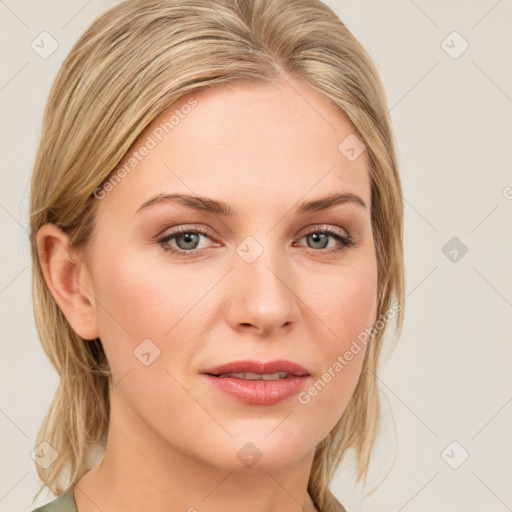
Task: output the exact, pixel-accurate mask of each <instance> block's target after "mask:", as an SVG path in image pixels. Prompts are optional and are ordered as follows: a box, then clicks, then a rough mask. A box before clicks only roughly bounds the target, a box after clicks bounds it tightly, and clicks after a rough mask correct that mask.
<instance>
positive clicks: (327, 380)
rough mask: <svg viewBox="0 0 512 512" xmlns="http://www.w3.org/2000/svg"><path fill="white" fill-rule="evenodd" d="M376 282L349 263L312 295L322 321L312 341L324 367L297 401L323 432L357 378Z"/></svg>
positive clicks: (369, 269) (373, 309) (365, 270)
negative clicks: (314, 418) (349, 265)
mask: <svg viewBox="0 0 512 512" xmlns="http://www.w3.org/2000/svg"><path fill="white" fill-rule="evenodd" d="M376 280H377V274H376V271H373V268H372V267H371V266H365V267H362V266H360V267H357V268H356V267H350V268H349V267H348V266H347V267H346V268H344V269H343V271H342V272H340V273H338V274H337V275H336V276H335V277H332V278H331V279H330V280H329V283H328V286H325V287H324V288H323V290H322V291H321V292H320V291H318V292H316V293H315V294H314V306H313V307H312V308H311V309H312V311H314V313H315V314H316V315H317V316H318V318H319V319H320V320H319V321H318V323H317V330H316V337H315V338H314V339H316V340H317V346H318V349H319V352H320V353H321V361H322V367H321V368H320V369H319V374H317V375H315V378H314V379H313V381H312V383H311V386H309V387H307V388H305V389H304V390H303V392H302V393H301V394H300V395H299V396H298V401H299V403H300V404H301V405H302V406H303V407H304V408H305V410H307V411H308V414H311V415H314V417H316V418H317V419H318V423H317V424H318V425H322V428H323V435H327V434H328V433H329V431H330V430H331V429H332V428H333V427H334V425H335V424H336V422H337V421H338V420H339V418H340V416H341V415H342V414H343V412H344V410H345V409H346V407H347V405H348V402H349V401H350V398H351V396H352V394H353V391H354V389H355V387H356V385H357V382H358V380H359V377H360V373H361V368H362V365H363V361H364V356H365V354H366V343H367V342H368V340H369V337H368V335H367V331H368V330H369V328H370V327H371V326H372V325H373V324H374V322H375V319H376V314H377V297H376V294H377V284H376ZM316 283H317V285H318V281H316ZM310 296H311V295H310ZM319 333H321V335H320V337H319Z"/></svg>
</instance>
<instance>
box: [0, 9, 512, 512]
mask: <svg viewBox="0 0 512 512" xmlns="http://www.w3.org/2000/svg"><path fill="white" fill-rule="evenodd" d="M115 3H116V2H113V1H106V0H89V1H85V0H67V1H65V0H59V1H58V0H47V1H44V2H35V1H29V0H18V1H16V0H0V55H1V62H2V66H1V68H0V105H1V112H2V116H1V120H0V125H1V130H2V131H1V138H0V144H1V150H2V151H1V158H2V169H1V187H0V236H1V240H2V244H1V247H0V261H1V264H0V319H1V325H2V326H3V328H2V357H1V358H0V375H1V379H2V385H1V386H0V434H1V435H0V460H1V467H0V512H2V511H6V512H7V511H9V512H13V511H14V512H16V511H24V510H30V509H31V508H32V504H31V498H32V496H33V494H34V493H35V491H36V489H37V488H38V478H37V474H36V471H35V467H34V462H33V460H32V458H31V452H32V450H33V448H34V439H35V436H36V433H37V430H38V428H39V425H40V423H41V420H42V419H43V416H44V414H45V412H46V410H47V408H48V406H49V403H50V400H51V397H52V395H53V393H54V390H55V389H56V386H57V377H56V374H55V372H54V371H53V368H52V367H51V365H50V363H49V362H48V361H47V360H46V357H45V356H44V354H43V351H42V349H41V347H40V345H39V342H38V339H37V335H36V331H35V325H34V321H33V316H32V306H31V294H30V260H29V254H30V253H29V245H28V237H27V224H28V193H29V179H30V174H31V171H32V166H33V162H34V156H35V150H36V147H37V143H38V140H39V136H40V129H41V119H42V112H43V106H44V103H45V101H46V97H47V95H48V92H49V88H50V86H51V84H52V82H53V80H54V78H55V75H56V73H57V71H58V69H59V66H60V65H61V63H62V61H63V60H64V58H65V56H66V55H67V53H68V51H69V50H70V48H71V46H72V44H73V43H74V42H75V41H76V40H77V38H78V37H79V35H81V34H82V32H83V31H84V30H85V29H86V28H87V27H88V25H89V24H90V23H91V22H92V21H93V20H94V19H95V18H96V17H97V16H98V15H99V14H100V13H102V12H103V11H104V10H106V9H107V8H109V7H110V6H112V5H114V4H115ZM326 3H327V4H328V5H330V6H331V7H332V8H333V9H334V10H335V11H336V12H337V13H338V14H339V16H340V18H341V19H342V21H344V22H345V24H346V25H347V26H348V28H349V29H350V30H351V31H352V32H353V33H354V35H355V36H356V37H357V38H358V39H359V40H360V41H361V43H362V44H363V46H364V47H365V48H366V49H367V50H368V51H369V53H370V54H371V56H372V57H373V59H374V60H375V62H376V64H377V67H378V69H379V72H380V73H381V76H382V79H383V81H384V85H385V88H386V91H387V94H388V99H389V106H390V109H391V118H392V122H393V127H394V130H395V132H396V138H397V142H398V156H399V163H400V171H401V176H402V182H403V186H404V197H405V217H406V221H405V237H406V243H405V252H406V272H407V292H406V293H407V304H406V320H405V324H404V330H403V334H402V337H401V339H400V342H399V344H398V346H397V347H396V349H395V351H394V352H392V353H389V351H386V352H385V353H384V360H383V361H384V362H383V367H382V373H381V376H380V377H381V388H382V396H383V405H384V419H383V427H382V431H381V434H380V437H379V442H378V445H377V448H376V452H375V458H374V460H373V463H372V469H371V472H370V478H369V481H368V484H367V486H366V487H362V486H361V485H355V483H354V480H353V477H352V475H353V473H354V467H353V466H352V465H351V462H350V460H347V462H346V463H345V464H343V466H342V467H341V469H340V471H339V473H338V475H337V477H336V479H335V481H334V483H333V486H332V489H333V491H334V492H335V494H336V495H337V496H339V498H340V499H341V500H342V502H343V503H344V504H345V506H347V508H348V509H349V511H350V512H355V511H362V512H376V511H393V512H400V511H402V510H403V511H405V512H413V511H418V512H423V511H425V512H426V511H431V510H440V511H454V512H458V511H464V512H469V511H481V510H486V511H488V512H491V511H492V512H494V511H496V512H502V511H505V510H512V487H511V486H510V481H511V477H512V462H511V460H512V443H511V442H510V434H511V432H512V429H511V427H512V404H511V402H512V385H511V384H512V372H511V365H510V362H511V360H512V358H511V356H512V343H511V341H512V340H511V335H510V324H511V318H512V314H511V313H512V265H511V262H512V236H511V235H512V172H511V164H512V143H511V142H512V30H511V29H512V1H511V0H499V1H496V0H481V1H474V2H468V1H451V2H444V1H441V0H435V1H426V0H414V1H412V0H391V1H386V2H379V1H377V0H373V1H369V0H358V1H356V0H330V1H327V2H326ZM43 31H47V32H48V33H49V34H51V36H52V37H53V38H54V39H55V40H56V41H57V42H58V48H57V49H56V51H55V52H54V53H53V54H51V55H50V56H48V57H47V58H41V56H40V55H39V54H38V53H36V51H34V49H32V47H31V43H32V42H33V41H34V40H35V41H36V43H37V41H38V40H40V39H38V36H39V35H40V34H41V32H43ZM454 31H456V32H457V33H458V34H459V35H457V34H455V35H454V34H452V33H453V32H454ZM443 41H444V43H443ZM465 41H466V42H467V44H468V45H469V46H468V48H467V49H466V50H465V51H464V52H463V53H461V54H460V55H458V54H459V53H460V52H461V50H463V49H464V46H465V44H466V43H465ZM45 47H46V48H48V46H45ZM455 57H456V58H455ZM453 237H456V239H457V240H455V241H452V242H449V241H450V240H451V239H452V238H453ZM446 244H448V245H447V246H446ZM464 247H465V248H466V249H467V253H465V254H464V255H463V248H464ZM443 248H444V249H443ZM454 251H456V252H454ZM453 260H455V261H453ZM391 411H392V414H393V416H391ZM393 418H394V423H393ZM454 442H455V444H452V443H454ZM466 454H467V455H468V458H467V459H466V460H465V461H464V462H462V460H463V459H464V457H465V455H466ZM393 461H394V462H393ZM461 462H462V463H461ZM456 466H458V467H457V468H456V469H454V467H456ZM386 474H387V478H386V479H385V480H384V481H383V479H384V478H385V476H386ZM382 481H383V482H382ZM379 482H382V484H381V485H380V487H378V488H377V490H376V491H375V492H374V493H373V494H371V495H369V496H368V497H366V498H365V494H366V493H368V492H369V491H370V490H371V489H372V488H373V487H374V486H375V485H377V484H378V483H379ZM49 499H53V496H51V495H49V494H46V493H42V495H41V496H40V497H39V499H38V501H37V502H36V504H42V503H44V502H46V501H48V500H49Z"/></svg>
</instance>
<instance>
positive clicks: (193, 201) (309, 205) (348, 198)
mask: <svg viewBox="0 0 512 512" xmlns="http://www.w3.org/2000/svg"><path fill="white" fill-rule="evenodd" d="M160 203H171V204H172V203H177V204H181V205H183V206H186V207H188V208H192V209H194V210H202V211H206V212H209V213H213V214H215V215H221V216H223V217H236V216H237V215H239V213H240V212H239V211H238V210H237V209H235V208H233V207H232V206H231V205H230V204H228V203H226V202H224V201H218V200H216V199H211V198H209V197H203V196H192V195H188V194H158V195H156V196H154V197H151V198H150V199H148V200H147V201H145V202H144V203H142V204H141V205H140V207H139V208H138V209H137V211H136V212H135V213H138V212H140V211H141V210H143V209H145V208H148V207H149V206H151V205H154V204H160ZM347 203H348V204H356V205H359V206H361V207H363V208H364V209H366V204H365V202H364V201H363V200H362V199H361V198H360V197H359V196H358V195H356V194H353V193H351V192H346V193H335V194H330V195H327V196H324V197H320V198H318V199H314V200H312V201H303V202H302V203H300V204H299V205H298V206H297V208H296V209H295V213H296V214H299V215H301V214H305V213H310V212H318V211H321V210H327V209H328V208H332V207H334V206H338V205H342V204H347Z"/></svg>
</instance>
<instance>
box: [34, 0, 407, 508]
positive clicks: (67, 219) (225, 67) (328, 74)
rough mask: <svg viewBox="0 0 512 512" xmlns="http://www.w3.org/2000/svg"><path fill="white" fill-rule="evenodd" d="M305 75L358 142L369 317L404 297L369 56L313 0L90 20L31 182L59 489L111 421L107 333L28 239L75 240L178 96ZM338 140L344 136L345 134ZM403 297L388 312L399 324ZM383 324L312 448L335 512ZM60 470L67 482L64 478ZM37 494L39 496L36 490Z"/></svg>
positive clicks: (393, 181) (360, 462) (388, 137)
mask: <svg viewBox="0 0 512 512" xmlns="http://www.w3.org/2000/svg"><path fill="white" fill-rule="evenodd" d="M288 77H293V78H296V79H300V80H302V81H304V82H306V83H307V84H308V85H309V86H311V87H312V88H314V89H315V90H316V91H318V92H319V93H321V94H322V95H323V97H325V98H326V99H327V100H328V101H329V102H330V103H332V104H333V105H335V106H336V107H337V108H338V109H339V111H340V114H344V115H345V116H346V117H347V118H348V119H349V120H350V122H351V124H352V126H353V130H354V133H355V134H357V137H358V138H360V139H361V140H362V141H363V142H364V144H365V146H366V151H367V156H368V163H369V166H368V167H369V168H368V172H369V177H370V181H371V193H372V202H371V216H372V229H373V234H374V241H375V246H376V256H377V264H378V280H379V283H378V284H379V288H380V290H381V296H380V300H379V305H378V313H377V316H378V317H379V318H380V317H381V315H384V314H385V313H386V312H387V311H388V310H389V309H390V307H391V304H392V301H395V300H398V302H399V304H401V305H402V306H403V304H404V264H403V248H402V237H403V204H402V195H401V184H400V178H399V174H398V169H397V163H396V157H395V149H394V140H393V135H392V131H391V127H390V121H389V119H388V113H387V105H386V97H385V93H384V89H383V87H382V84H381V81H380V78H379V76H378V73H377V71H376V69H375V67H374V64H373V62H372V60H371V58H370V57H369V55H368V54H367V53H366V52H365V50H364V49H363V48H362V47H361V45H360V43H359V42H358V41H357V39H356V38H355V37H354V36H353V35H352V33H351V32H350V31H349V30H348V29H347V28H346V26H345V25H344V24H343V23H342V22H341V21H340V19H339V18H338V17H337V16H336V15H335V13H334V12H333V11H332V10H331V9H330V8H328V7H327V6H326V5H325V4H323V3H322V2H320V1H318V0H126V1H123V2H121V3H119V4H118V5H116V6H115V7H113V8H111V9H110V10H108V11H107V12H105V13H104V14H102V15H101V16H100V17H99V18H98V19H96V20H95V21H94V22H93V23H92V25H91V26H90V27H89V28H88V29H87V30H86V31H85V33H84V34H83V35H82V36H81V37H80V39H79V40H78V41H77V42H76V44H75V45H74V46H73V48H72V49H71V51H70V53H69V55H68V56H67V58H66V60H65V61H64V63H63V65H62V67H61V69H60V71H59V73H58V75H57V77H56V79H55V82H54V84H53V87H52V89H51V91H50V94H49V98H48V102H47V105H46V108H45V112H44V118H43V125H42V136H41V141H40V145H39V148H38V151H37V155H36V160H35V165H34V171H33V176H32V182H31V218H30V243H31V253H32V264H33V267H32V268H33V302H34V314H35V322H36V327H37V331H38V334H39V337H40V339H41V343H42V346H43V349H44V351H45V353H46V354H47V356H48V358H49V359H50V361H51V362H52V364H53V366H54V367H55V369H56V371H57V373H58V375H59V377H60V383H59V386H58V389H57V391H56V393H55V396H54V398H53V401H52V403H51V406H50V408H49V410H48V413H47V415H46V417H45V419H44V421H43V423H42V425H41V428H40V430H39V433H38V436H37V439H36V446H38V445H39V444H40V443H42V442H44V441H46V442H47V443H49V444H50V445H51V446H52V447H53V448H54V449H55V450H56V452H57V458H56V459H55V460H54V462H53V463H52V464H50V465H49V466H48V467H47V468H44V467H42V466H40V465H36V467H37V471H38V474H39V477H40V478H41V480H42V482H44V485H43V486H42V487H41V488H40V490H39V492H38V493H37V494H36V497H37V496H38V495H39V493H40V492H41V491H42V490H43V488H44V487H45V486H47V487H48V488H49V489H50V490H51V491H52V492H53V493H54V494H56V495H59V494H61V493H62V492H64V490H66V489H67V487H69V486H71V485H72V484H74V483H76V482H77V481H78V480H79V479H80V478H81V477H82V475H83V474H85V473H86V472H87V471H88V470H89V469H90V457H91V454H92V453H93V451H94V450H95V449H97V448H98V447H101V446H103V445H104V442H105V438H106V434H107V431H108V425H109V389H110V388H109V386H110V385H111V373H110V370H109V365H108V362H107V359H106V357H105V353H104V351H103V348H102V345H101V341H100V340H99V339H96V340H88V341H84V340H83V339H82V338H80V337H79V336H78V335H77V334H76V333H75V332H74V331H73V329H72V328H71V327H70V325H69V323H68V322H67V320H66V318H65V316H64V315H63V313H62V311H61V310H60V308H59V307H58V305H57V303H56V302H55V301H54V299H53V297H52V295H51V294H50V292H49V290H48V288H47V286H46V283H45V281H44V278H43V274H42V270H41V265H40V262H39V254H38V249H37V244H36V236H37V232H38V230H39V228H40V227H41V226H42V225H43V224H45V223H54V224H56V225H57V226H59V227H60V228H61V229H62V230H64V231H65V232H66V233H67V234H68V235H69V237H70V243H71V247H75V248H78V247H81V246H84V245H85V246H86V244H87V241H88V239H89V236H90V235H91V233H92V231H93V229H94V218H95V217H94V214H95V205H96V204H97V201H98V200H97V199H96V197H95V195H94V191H95V190H96V189H97V187H99V186H100V185H101V184H103V183H104V182H105V181H106V180H107V179H108V178H109V176H110V175H111V173H112V172H113V171H114V170H115V168H116V166H117V164H118V163H119V162H120V161H121V160H122V158H123V156H124V155H125V154H126V153H127V152H128V150H129V149H130V147H131V146H132V144H133V143H134V142H135V141H136V140H137V137H138V136H139V135H140V133H141V132H142V130H143V129H144V128H145V127H146V126H147V125H148V124H149V123H150V122H151V121H152V120H153V119H155V118H156V117H157V116H158V115H159V114H160V113H161V112H162V111H163V110H164V109H166V108H167V107H169V106H171V105H172V104H173V103H174V102H176V101H177V100H178V99H179V98H181V97H182V96H184V95H186V94H190V93H192V92H194V91H199V90H201V89H202V88H205V87H210V86H221V85H222V84H228V83H232V82H236V81H240V80H250V81H254V82H259V83H275V84H277V83H282V82H283V80H287V79H288ZM340 142H341V141H340ZM402 320H403V307H401V308H400V309H399V311H398V313H397V317H396V325H397V331H396V339H397V340H398V337H399V335H400V332H401V328H402ZM386 331H387V326H385V327H384V328H383V329H381V330H379V331H378V332H377V333H376V334H375V335H374V336H373V337H372V338H371V340H370V342H369V343H368V346H367V351H366V354H365V359H364V362H363V367H362V371H361V375H360V378H359V380H358V383H357V386H356V389H355V391H354V393H353V396H352V397H351V400H350V402H349V404H348V406H347V408H346V410H345V411H344V413H343V415H342V416H341V418H340V419H339V421H338V423H337V424H336V426H335V427H334V428H333V429H332V431H331V432H330V433H329V434H328V435H327V436H326V437H325V438H324V439H323V440H322V441H321V442H320V443H319V445H318V446H317V448H316V452H315V456H314V461H313V465H312V470H311V474H310V478H309V482H308V491H309V493H310V495H311V497H312V498H313V501H314V502H315V505H316V506H317V507H318V509H319V510H320V511H322V512H330V511H343V510H344V508H343V506H342V505H341V504H340V503H339V502H338V500H337V499H336V498H335V497H334V495H333V494H332V493H331V491H330V490H329V484H330V481H331V480H332V478H333V476H334V472H335V470H336V469H337V467H338V466H339V464H340V462H341V460H342V458H343V456H344V455H345V453H346V452H347V451H348V450H349V449H354V450H355V453H356V456H357V479H358V480H360V479H362V478H363V477H364V479H365V482H366V478H367V472H368V468H369V461H370V453H371V450H372V446H373V444H374V441H375V438H376V435H377V432H378V426H379V420H380V403H379V394H378V392H379V390H378V385H377V375H376V374H377V366H378V361H379V354H380V352H381V347H382V340H383V337H384V334H385V332H386ZM64 477H67V478H68V479H69V483H65V481H64ZM34 499H35V498H34Z"/></svg>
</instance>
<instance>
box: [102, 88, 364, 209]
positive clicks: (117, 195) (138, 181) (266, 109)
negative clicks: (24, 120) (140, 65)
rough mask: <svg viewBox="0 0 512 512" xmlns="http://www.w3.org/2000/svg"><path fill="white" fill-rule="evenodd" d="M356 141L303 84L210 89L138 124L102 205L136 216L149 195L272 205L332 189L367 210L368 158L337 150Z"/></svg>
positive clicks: (346, 123)
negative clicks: (118, 176)
mask: <svg viewBox="0 0 512 512" xmlns="http://www.w3.org/2000/svg"><path fill="white" fill-rule="evenodd" d="M347 137H349V138H348V139H347ZM354 137H355V134H354V129H353V127H352V126H351V124H350V122H349V121H348V119H347V118H346V117H345V116H344V115H343V114H342V113H341V112H340V111H339V110H338V109H337V108H336V107H335V106H334V105H332V104H330V103H329V102H328V101H327V100H326V99H325V98H324V97H323V96H322V95H321V94H320V93H318V92H316V91H315V90H314V89H312V88H311V87H310V86H308V85H307V84H305V83H303V82H299V81H293V82H289V83H287V82H283V83H281V84H278V85H276V84H272V85H268V84H259V83H254V82H238V83H234V84H230V85H223V86H220V87H209V88H206V89H203V90H201V91H197V92H195V93H192V94H190V95H187V96H184V97H182V98H181V99H180V100H179V101H178V102H176V103H175V104H173V105H172V106H171V107H169V108H168V109H166V110H164V111H163V112H162V113H161V114H160V115H159V116H158V117H157V118H155V119H154V120H153V121H152V122H151V123H150V124H149V125H148V126H147V127H146V129H145V130H144V131H143V132H142V134H141V135H140V136H139V138H138V139H137V142H136V143H135V144H134V145H133V147H132V148H131V149H130V150H129V151H128V152H127V154H126V155H125V157H124V158H123V160H122V161H121V162H120V164H119V165H118V168H122V167H123V166H124V168H125V169H126V170H128V172H126V173H125V177H124V178H123V179H122V181H120V182H119V184H118V185H116V186H115V187H114V188H113V190H112V191H111V192H109V194H108V195H107V198H106V199H107V200H106V201H104V202H105V203H106V204H107V203H116V204H117V207H118V209H119V210H121V209H123V208H124V207H126V209H127V210H126V212H127V211H128V210H131V211H135V209H136V208H137V207H138V206H139V205H140V204H141V203H142V202H144V200H146V199H147V198H148V196H149V195H151V194H155V193H165V192H182V193H187V194H196V195H202V196H208V197H213V198H218V199H222V200H224V201H227V202H230V203H232V204H233V205H234V206H235V207H238V206H239V205H240V204H246V205H251V204H253V202H254V204H257V203H258V202H260V201H261V199H262V198H265V200H266V201H269V200H270V199H271V198H272V197H276V198H277V202H276V203H275V205H274V204H272V205H271V204H269V208H270V207H273V206H276V207H279V206H281V207H282V206H283V205H284V204H285V203H290V202H291V204H294V203H296V202H297V201H299V200H300V199H301V198H305V199H308V198H309V197H311V198H313V197H317V196H320V195H324V194H325V193H333V192H337V191H339V192H353V193H356V194H358V195H360V196H361V197H362V198H363V199H364V201H365V202H366V203H367V204H370V184H369V176H368V171H367V156H366V152H365V151H362V153H361V154H360V156H359V157H357V158H356V159H349V158H347V156H346V153H344V150H345V149H346V148H345V146H346V143H344V142H343V141H346V140H348V141H352V140H353V138H354ZM355 140H356V141H358V140H359V139H355ZM340 144H341V147H340ZM360 144H361V146H360V147H359V148H356V149H360V148H361V147H362V148H364V146H362V143H360ZM144 147H146V149H145V150H144ZM135 152H138V153H139V154H138V155H137V157H135V156H134V155H135ZM142 153H143V154H144V155H143V156H141V154H142ZM134 159H135V160H136V161H135V160H134ZM130 162H131V164H133V165H129V164H130Z"/></svg>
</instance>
